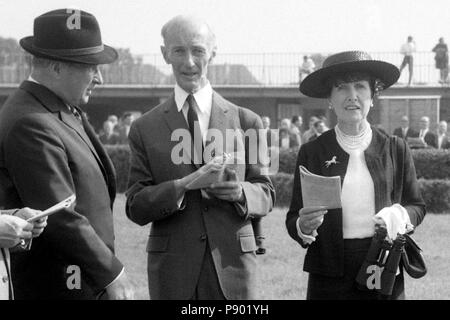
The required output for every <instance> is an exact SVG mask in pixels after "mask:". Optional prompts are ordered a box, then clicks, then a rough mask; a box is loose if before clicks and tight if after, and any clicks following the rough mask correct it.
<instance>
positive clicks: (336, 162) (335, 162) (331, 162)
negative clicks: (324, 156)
mask: <svg viewBox="0 0 450 320" xmlns="http://www.w3.org/2000/svg"><path fill="white" fill-rule="evenodd" d="M336 159H337V157H336V156H333V158H331V160H327V161H325V167H327V168H328V167H329V166H331V165H332V164H338V163H339V161H336Z"/></svg>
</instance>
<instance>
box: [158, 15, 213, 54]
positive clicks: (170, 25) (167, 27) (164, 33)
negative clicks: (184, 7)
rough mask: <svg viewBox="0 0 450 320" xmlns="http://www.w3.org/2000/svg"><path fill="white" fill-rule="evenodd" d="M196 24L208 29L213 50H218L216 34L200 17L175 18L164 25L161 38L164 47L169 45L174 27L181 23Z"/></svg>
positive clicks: (181, 16) (184, 16) (182, 16)
mask: <svg viewBox="0 0 450 320" xmlns="http://www.w3.org/2000/svg"><path fill="white" fill-rule="evenodd" d="M194 22H195V23H198V24H201V25H203V26H205V27H206V28H207V29H208V35H209V41H210V44H211V48H212V49H215V48H216V35H215V34H214V32H213V30H212V29H211V27H210V26H209V24H208V23H206V21H204V20H202V19H200V18H198V17H195V16H189V15H178V16H175V17H173V18H172V19H170V20H169V21H167V22H166V23H165V24H164V25H163V27H162V29H161V36H162V38H163V41H164V45H167V43H166V41H167V37H168V35H169V33H170V32H171V30H172V29H173V28H174V27H177V26H178V25H179V24H180V23H194Z"/></svg>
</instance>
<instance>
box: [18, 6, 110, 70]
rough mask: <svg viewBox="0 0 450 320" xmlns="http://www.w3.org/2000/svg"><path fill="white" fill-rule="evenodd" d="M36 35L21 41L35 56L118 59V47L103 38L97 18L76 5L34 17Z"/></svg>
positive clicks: (98, 60)
mask: <svg viewBox="0 0 450 320" xmlns="http://www.w3.org/2000/svg"><path fill="white" fill-rule="evenodd" d="M33 34H34V35H33V36H30V37H25V38H23V39H21V40H20V45H21V46H22V48H24V49H25V50H26V51H28V52H29V53H31V54H32V55H34V56H38V57H41V58H47V59H52V60H59V61H67V62H77V63H84V64H92V65H96V64H106V63H111V62H114V61H115V60H117V57H118V54H117V51H116V50H115V49H114V48H112V47H110V46H107V45H105V44H103V42H102V36H101V34H100V27H99V25H98V22H97V19H96V18H95V17H94V16H93V15H92V14H90V13H88V12H85V11H81V10H75V9H58V10H53V11H50V12H47V13H44V14H43V15H40V16H39V17H37V18H36V19H34V30H33Z"/></svg>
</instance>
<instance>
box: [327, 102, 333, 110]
mask: <svg viewBox="0 0 450 320" xmlns="http://www.w3.org/2000/svg"><path fill="white" fill-rule="evenodd" d="M328 109H330V110H331V109H333V105H332V104H331V102H330V104H329V105H328Z"/></svg>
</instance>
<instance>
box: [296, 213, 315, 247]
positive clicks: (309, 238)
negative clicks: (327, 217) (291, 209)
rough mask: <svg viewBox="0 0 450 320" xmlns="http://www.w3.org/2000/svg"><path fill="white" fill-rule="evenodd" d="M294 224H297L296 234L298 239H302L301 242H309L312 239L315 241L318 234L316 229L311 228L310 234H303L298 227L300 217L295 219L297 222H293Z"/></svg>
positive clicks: (311, 241)
mask: <svg viewBox="0 0 450 320" xmlns="http://www.w3.org/2000/svg"><path fill="white" fill-rule="evenodd" d="M295 225H296V226H297V234H298V236H299V237H300V239H302V240H303V242H304V243H305V244H311V243H313V242H314V241H316V237H317V235H318V233H317V231H316V230H313V232H312V234H310V235H307V234H304V233H303V232H302V230H301V229H300V218H298V219H297V222H296V223H295Z"/></svg>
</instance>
